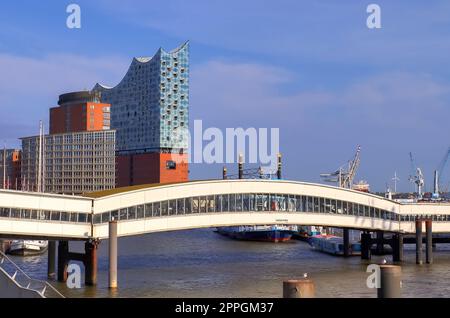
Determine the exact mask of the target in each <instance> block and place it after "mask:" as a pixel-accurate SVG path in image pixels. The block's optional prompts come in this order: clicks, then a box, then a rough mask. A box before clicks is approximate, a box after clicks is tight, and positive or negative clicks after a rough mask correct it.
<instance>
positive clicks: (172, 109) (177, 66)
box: [93, 42, 189, 187]
mask: <svg viewBox="0 0 450 318" xmlns="http://www.w3.org/2000/svg"><path fill="white" fill-rule="evenodd" d="M93 91H94V92H98V93H100V94H101V101H102V102H103V103H108V104H111V128H112V129H114V130H116V132H117V135H116V151H117V159H116V160H117V184H116V185H117V186H119V187H120V186H128V185H136V184H144V183H167V182H177V181H187V180H188V163H187V154H186V151H187V148H188V137H187V133H186V132H187V131H188V129H189V127H188V126H189V43H188V42H186V43H184V44H183V45H182V46H180V47H179V48H177V49H175V50H173V51H170V52H167V51H165V50H163V49H162V48H160V49H159V50H158V51H157V52H156V54H155V55H154V56H153V57H142V58H134V59H133V61H132V63H131V66H130V67H129V69H128V72H127V73H126V75H125V77H124V78H123V79H122V81H121V82H120V83H119V84H118V85H117V86H115V87H114V88H111V87H107V86H104V85H100V84H97V85H96V86H95V87H94V89H93Z"/></svg>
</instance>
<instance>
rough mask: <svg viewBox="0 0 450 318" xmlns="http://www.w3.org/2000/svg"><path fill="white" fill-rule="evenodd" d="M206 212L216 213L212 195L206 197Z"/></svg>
mask: <svg viewBox="0 0 450 318" xmlns="http://www.w3.org/2000/svg"><path fill="white" fill-rule="evenodd" d="M208 212H216V201H215V200H214V196H213V195H210V196H209V197H208Z"/></svg>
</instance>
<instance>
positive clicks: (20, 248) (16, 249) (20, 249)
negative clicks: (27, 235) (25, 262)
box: [8, 240, 48, 256]
mask: <svg viewBox="0 0 450 318" xmlns="http://www.w3.org/2000/svg"><path fill="white" fill-rule="evenodd" d="M47 248H48V241H31V240H14V241H12V242H11V245H10V246H9V249H8V254H12V255H20V256H31V255H39V254H42V253H44V252H45V251H46V250H47Z"/></svg>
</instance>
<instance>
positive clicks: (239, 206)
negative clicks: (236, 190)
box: [235, 194, 242, 212]
mask: <svg viewBox="0 0 450 318" xmlns="http://www.w3.org/2000/svg"><path fill="white" fill-rule="evenodd" d="M235 210H236V211H237V212H240V211H242V195H241V194H236V209H235Z"/></svg>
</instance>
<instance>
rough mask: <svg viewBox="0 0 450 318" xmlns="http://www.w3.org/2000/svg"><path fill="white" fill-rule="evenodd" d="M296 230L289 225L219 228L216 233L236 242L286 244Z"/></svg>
mask: <svg viewBox="0 0 450 318" xmlns="http://www.w3.org/2000/svg"><path fill="white" fill-rule="evenodd" d="M295 231H296V228H295V227H291V226H287V225H258V226H227V227H218V228H217V230H216V232H217V233H219V234H221V235H224V236H227V237H229V238H232V239H235V240H245V241H260V242H274V243H278V242H286V241H289V240H290V239H291V237H292V235H293V234H294V233H295Z"/></svg>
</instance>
